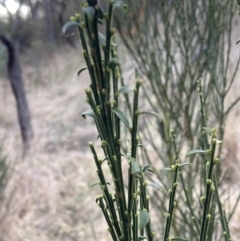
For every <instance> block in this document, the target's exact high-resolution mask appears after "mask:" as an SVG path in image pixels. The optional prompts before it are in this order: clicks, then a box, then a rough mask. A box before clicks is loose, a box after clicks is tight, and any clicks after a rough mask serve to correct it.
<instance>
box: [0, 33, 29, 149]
mask: <svg viewBox="0 0 240 241" xmlns="http://www.w3.org/2000/svg"><path fill="white" fill-rule="evenodd" d="M0 40H1V42H2V43H3V44H4V45H5V46H6V48H7V50H8V64H7V67H8V76H9V79H10V83H11V87H12V91H13V94H14V97H15V99H16V104H17V114H18V122H19V125H20V129H21V136H22V141H23V145H24V149H25V150H26V149H27V148H28V146H29V143H30V140H31V139H32V138H33V130H32V124H31V117H30V112H29V108H28V103H27V99H26V95H25V90H24V83H23V80H22V71H21V66H20V62H19V58H18V53H17V50H16V48H15V46H14V43H13V42H12V41H11V40H10V39H9V38H8V37H7V36H6V35H4V34H3V33H2V32H1V31H0Z"/></svg>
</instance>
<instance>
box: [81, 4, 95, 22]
mask: <svg viewBox="0 0 240 241" xmlns="http://www.w3.org/2000/svg"><path fill="white" fill-rule="evenodd" d="M83 12H84V13H85V14H86V15H87V17H88V19H89V20H90V21H92V20H93V17H94V15H95V9H94V8H93V7H91V6H90V7H86V8H83Z"/></svg>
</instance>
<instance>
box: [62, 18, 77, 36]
mask: <svg viewBox="0 0 240 241" xmlns="http://www.w3.org/2000/svg"><path fill="white" fill-rule="evenodd" d="M73 26H80V24H79V23H78V22H74V21H70V22H67V23H65V24H64V25H63V27H62V33H63V34H65V33H66V31H67V30H68V29H69V28H71V27H73Z"/></svg>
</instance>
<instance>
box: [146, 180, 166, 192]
mask: <svg viewBox="0 0 240 241" xmlns="http://www.w3.org/2000/svg"><path fill="white" fill-rule="evenodd" d="M147 185H148V186H151V187H156V188H157V189H158V190H159V191H161V192H162V191H163V187H162V186H161V185H160V184H159V183H156V182H148V184H147Z"/></svg>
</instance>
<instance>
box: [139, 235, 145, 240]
mask: <svg viewBox="0 0 240 241" xmlns="http://www.w3.org/2000/svg"><path fill="white" fill-rule="evenodd" d="M144 239H146V237H145V236H143V235H141V236H138V240H144Z"/></svg>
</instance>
